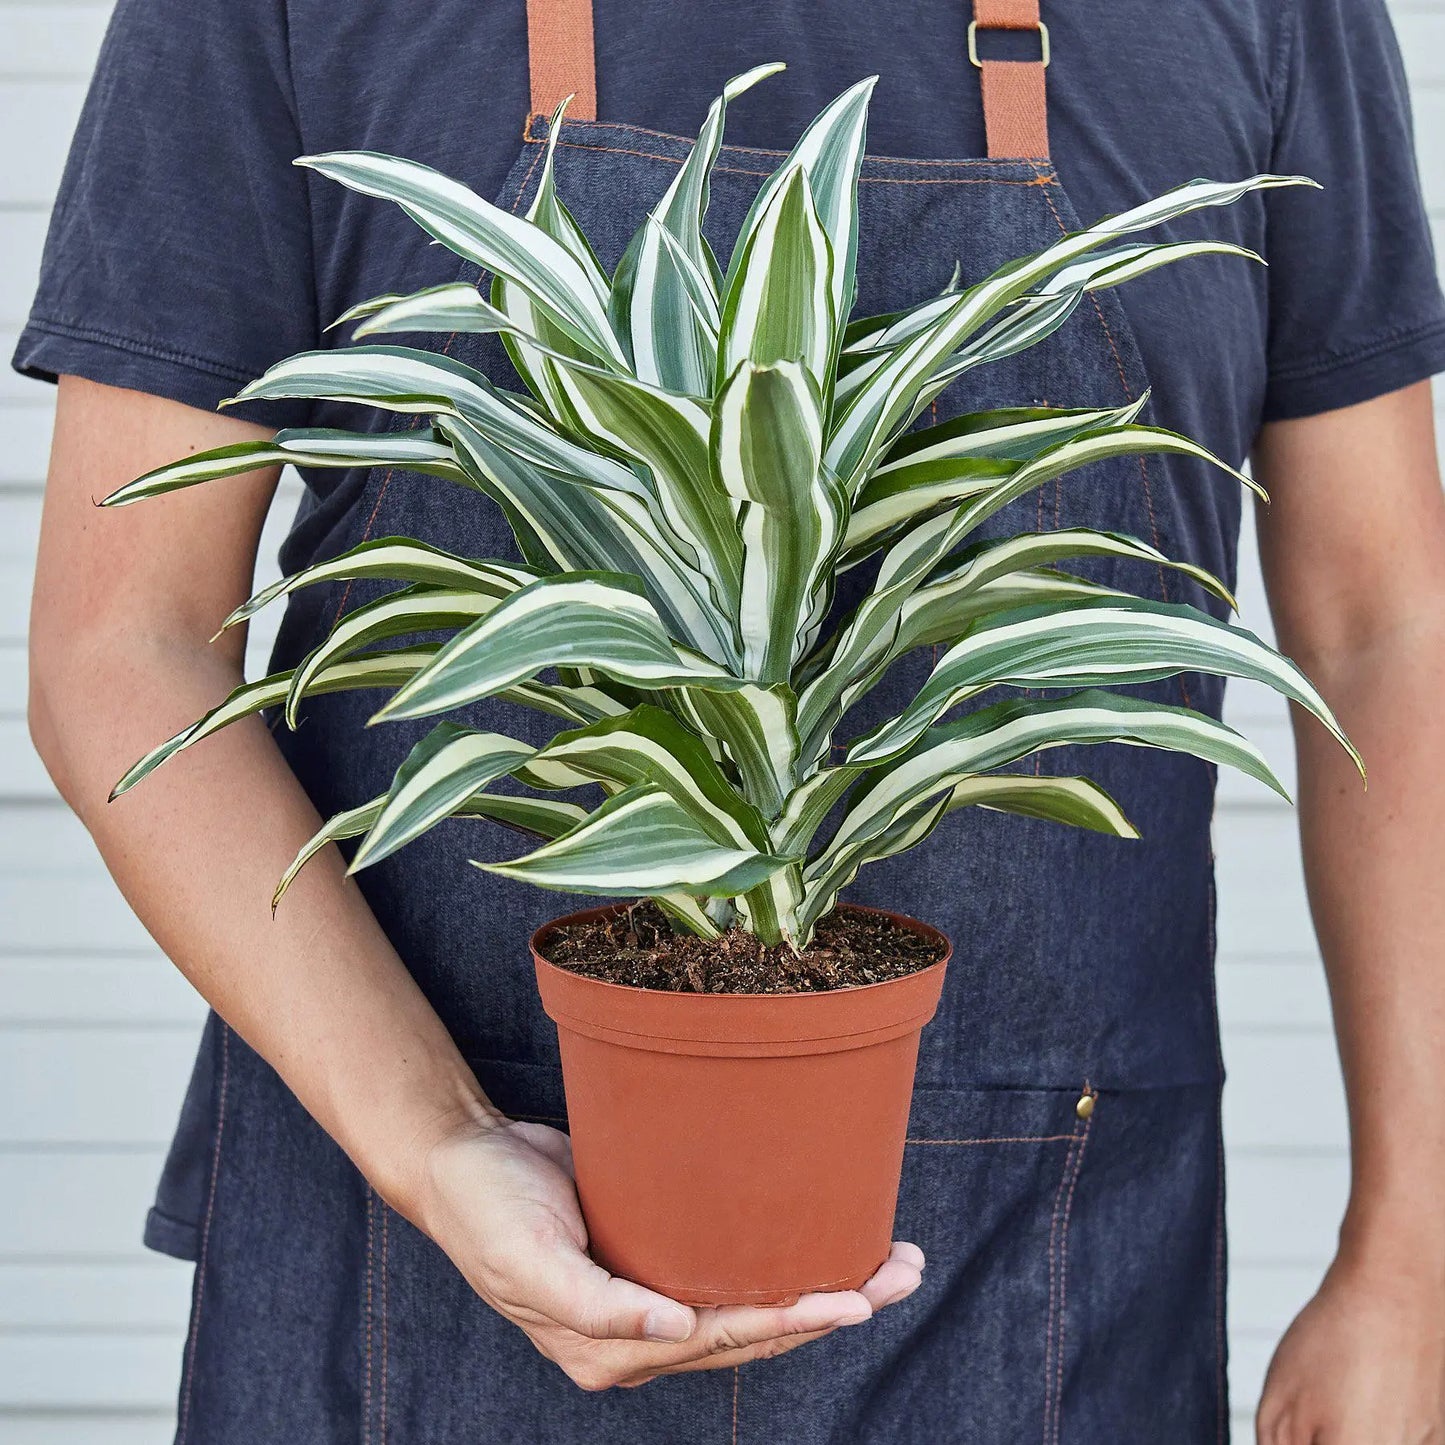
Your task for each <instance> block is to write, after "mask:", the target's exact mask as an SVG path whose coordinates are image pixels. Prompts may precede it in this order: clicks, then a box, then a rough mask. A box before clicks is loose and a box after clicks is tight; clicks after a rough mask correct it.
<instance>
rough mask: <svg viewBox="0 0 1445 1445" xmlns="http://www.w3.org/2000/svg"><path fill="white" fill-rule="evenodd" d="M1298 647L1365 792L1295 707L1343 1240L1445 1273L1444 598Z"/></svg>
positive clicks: (1358, 1249)
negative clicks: (1347, 1163) (1341, 1077)
mask: <svg viewBox="0 0 1445 1445" xmlns="http://www.w3.org/2000/svg"><path fill="white" fill-rule="evenodd" d="M1419 602H1420V607H1419V609H1418V611H1417V612H1416V614H1415V615H1414V616H1412V617H1410V618H1406V619H1402V620H1400V621H1399V622H1398V623H1397V624H1396V625H1394V626H1391V627H1390V628H1388V629H1387V630H1382V631H1381V632H1380V633H1379V634H1378V635H1376V636H1375V637H1373V638H1372V639H1370V640H1369V641H1367V642H1365V643H1364V644H1357V645H1355V646H1354V647H1352V648H1351V649H1350V650H1349V651H1347V652H1342V653H1341V654H1340V655H1338V656H1334V657H1328V656H1322V657H1314V658H1310V657H1307V656H1306V657H1301V659H1300V660H1301V662H1302V663H1303V664H1304V666H1305V668H1306V671H1308V672H1309V673H1310V675H1311V677H1312V678H1313V679H1314V680H1315V682H1316V683H1317V684H1318V685H1319V687H1320V689H1321V691H1322V692H1323V693H1324V694H1325V696H1326V697H1327V698H1329V700H1330V702H1331V704H1332V706H1334V708H1335V709H1336V711H1337V712H1338V714H1339V716H1340V718H1341V721H1342V722H1343V723H1344V726H1345V728H1346V730H1347V731H1348V732H1349V733H1350V735H1351V737H1352V738H1353V740H1354V741H1355V743H1356V745H1357V746H1358V747H1359V748H1360V750H1361V752H1362V753H1363V754H1364V757H1365V762H1366V766H1367V768H1368V769H1369V787H1368V790H1365V789H1362V788H1361V786H1360V781H1359V778H1358V776H1357V775H1356V774H1355V772H1354V770H1353V769H1352V767H1351V766H1350V764H1349V762H1348V761H1347V760H1346V759H1345V758H1344V757H1343V755H1342V754H1341V752H1340V750H1339V749H1338V748H1337V747H1336V746H1335V745H1334V743H1333V742H1332V741H1331V740H1330V739H1329V738H1328V737H1327V736H1326V735H1325V734H1324V732H1323V731H1322V730H1321V729H1319V728H1318V727H1315V726H1314V725H1313V724H1312V723H1310V722H1309V721H1308V720H1305V721H1303V722H1300V721H1299V720H1298V719H1297V720H1296V721H1297V727H1296V735H1297V740H1298V753H1299V767H1300V784H1299V806H1300V825H1301V830H1302V835H1303V841H1304V857H1305V871H1306V877H1307V881H1308V885H1309V892H1310V899H1311V904H1312V908H1313V912H1314V917H1315V922H1316V927H1317V930H1318V933H1319V939H1320V945H1321V949H1322V951H1323V954H1324V959H1325V966H1326V970H1327V973H1328V977H1329V984H1330V990H1331V996H1332V1000H1333V1004H1334V1013H1335V1020H1336V1028H1337V1032H1338V1035H1339V1046H1340V1054H1341V1059H1342V1063H1343V1067H1344V1074H1345V1084H1346V1090H1347V1094H1348V1099H1349V1111H1350V1124H1351V1136H1352V1156H1353V1164H1352V1186H1351V1197H1350V1207H1349V1212H1348V1216H1347V1219H1346V1224H1345V1230H1344V1234H1343V1237H1342V1244H1343V1246H1344V1248H1345V1249H1346V1250H1347V1251H1348V1252H1352V1253H1356V1254H1364V1255H1367V1256H1371V1257H1374V1256H1378V1255H1382V1254H1384V1255H1394V1254H1395V1253H1398V1254H1399V1255H1401V1256H1403V1257H1406V1258H1408V1259H1409V1260H1410V1261H1412V1262H1413V1266H1414V1267H1416V1268H1419V1269H1421V1270H1426V1271H1430V1272H1432V1273H1433V1274H1435V1275H1437V1276H1441V1277H1442V1278H1445V1211H1442V1210H1441V1207H1440V1200H1441V1199H1442V1197H1445V1110H1442V1109H1441V1107H1440V1102H1441V1086H1442V1080H1445V952H1442V950H1445V945H1442V939H1445V888H1442V887H1441V880H1440V869H1441V860H1442V859H1445V769H1442V768H1441V766H1440V760H1441V757H1442V755H1445V608H1441V607H1440V606H1438V605H1435V604H1434V602H1433V600H1432V599H1429V598H1422V599H1419Z"/></svg>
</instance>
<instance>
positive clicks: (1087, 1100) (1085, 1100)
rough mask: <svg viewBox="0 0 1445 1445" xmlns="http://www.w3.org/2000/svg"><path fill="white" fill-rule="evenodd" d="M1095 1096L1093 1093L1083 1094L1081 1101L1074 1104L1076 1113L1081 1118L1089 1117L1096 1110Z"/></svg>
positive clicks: (1080, 1097)
mask: <svg viewBox="0 0 1445 1445" xmlns="http://www.w3.org/2000/svg"><path fill="white" fill-rule="evenodd" d="M1094 1098H1095V1096H1094V1095H1093V1094H1081V1095H1080V1096H1079V1102H1078V1103H1077V1104H1075V1105H1074V1113H1076V1114H1077V1115H1078V1116H1079V1118H1081V1119H1087V1118H1088V1117H1089V1116H1090V1115H1091V1114H1092V1113H1093V1112H1094Z"/></svg>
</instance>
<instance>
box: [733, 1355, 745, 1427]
mask: <svg viewBox="0 0 1445 1445" xmlns="http://www.w3.org/2000/svg"><path fill="white" fill-rule="evenodd" d="M742 1386H743V1367H742V1366H741V1365H734V1366H733V1445H738V1395H739V1394H740V1393H741V1391H742Z"/></svg>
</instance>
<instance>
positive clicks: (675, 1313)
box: [642, 1305, 692, 1343]
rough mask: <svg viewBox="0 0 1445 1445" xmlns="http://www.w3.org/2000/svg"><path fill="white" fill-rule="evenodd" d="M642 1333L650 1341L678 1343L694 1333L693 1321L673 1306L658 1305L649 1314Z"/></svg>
mask: <svg viewBox="0 0 1445 1445" xmlns="http://www.w3.org/2000/svg"><path fill="white" fill-rule="evenodd" d="M642 1332H643V1334H644V1335H646V1336H647V1338H648V1339H649V1340H668V1341H671V1342H673V1343H678V1342H680V1341H682V1340H685V1339H686V1338H687V1337H688V1336H689V1335H690V1334H691V1333H692V1319H691V1317H690V1316H689V1315H688V1314H687V1312H686V1311H685V1310H680V1309H678V1308H677V1307H676V1306H672V1305H656V1306H654V1307H653V1308H652V1309H650V1310H649V1311H648V1312H647V1318H646V1319H645V1320H644V1321H643V1324H642Z"/></svg>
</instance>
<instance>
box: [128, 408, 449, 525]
mask: <svg viewBox="0 0 1445 1445" xmlns="http://www.w3.org/2000/svg"><path fill="white" fill-rule="evenodd" d="M285 466H295V467H338V468H342V469H345V470H350V469H351V468H354V467H401V468H405V470H407V471H409V472H429V473H431V474H432V475H434V476H440V477H446V478H447V479H448V480H449V481H455V482H462V483H466V482H467V480H468V479H467V476H466V473H465V472H464V471H463V470H462V469H461V467H460V466H459V465H458V463H457V459H456V455H455V453H454V452H453V451H452V449H451V448H450V447H449V446H448V445H447V444H446V443H445V442H444V441H442V440H440V439H439V438H438V437H437V434H436V433H435V432H434V431H433V430H432V429H431V428H430V427H425V428H422V429H421V430H418V431H413V432H377V433H371V432H343V431H332V430H322V429H300V428H298V429H294V430H291V431H282V432H278V433H277V434H276V436H275V437H274V438H273V439H272V440H271V441H255V442H233V443H232V444H231V445H230V446H224V447H216V448H214V449H212V450H210V451H204V452H194V453H192V454H191V455H190V456H188V457H184V458H182V459H181V460H180V461H177V462H171V463H169V464H168V465H167V466H164V467H157V468H156V469H155V470H154V471H151V472H147V473H146V474H145V475H144V476H143V477H137V478H136V479H135V481H133V482H127V483H126V484H125V486H123V487H117V488H116V490H115V491H113V492H112V493H111V494H110V496H108V497H106V498H105V500H104V501H103V502H102V503H101V506H103V507H124V506H126V505H128V504H129V503H131V502H139V501H142V500H144V499H145V498H148V497H159V496H164V495H165V493H167V492H176V491H180V490H181V489H182V488H183V487H193V486H195V485H196V484H197V483H199V482H211V481H217V480H219V479H221V478H223V477H236V476H241V475H243V474H244V473H247V472H254V471H259V470H261V469H262V468H265V467H285Z"/></svg>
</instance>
